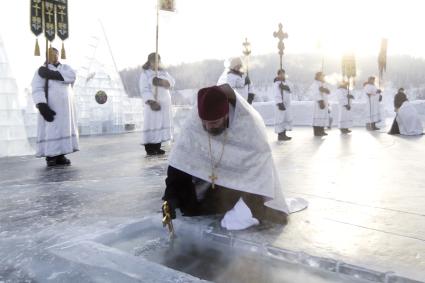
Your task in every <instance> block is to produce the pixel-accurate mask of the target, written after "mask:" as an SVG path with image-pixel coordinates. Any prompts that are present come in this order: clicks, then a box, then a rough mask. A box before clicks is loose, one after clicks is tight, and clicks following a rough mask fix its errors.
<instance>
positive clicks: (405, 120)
mask: <svg viewBox="0 0 425 283" xmlns="http://www.w3.org/2000/svg"><path fill="white" fill-rule="evenodd" d="M394 110H395V112H396V117H395V119H394V122H393V125H392V127H391V130H390V132H389V134H401V135H406V136H416V135H422V134H423V126H422V121H421V119H420V117H419V114H418V111H416V108H415V107H414V106H413V105H412V104H411V103H410V102H409V100H408V99H407V96H406V94H405V93H404V89H403V88H400V89H399V90H398V92H397V94H396V95H395V97H394Z"/></svg>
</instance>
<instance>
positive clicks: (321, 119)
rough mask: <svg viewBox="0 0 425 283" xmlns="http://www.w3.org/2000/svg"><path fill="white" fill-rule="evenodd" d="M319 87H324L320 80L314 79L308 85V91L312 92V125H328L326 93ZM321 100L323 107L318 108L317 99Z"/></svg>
mask: <svg viewBox="0 0 425 283" xmlns="http://www.w3.org/2000/svg"><path fill="white" fill-rule="evenodd" d="M320 87H326V85H325V84H324V83H322V82H320V81H314V83H313V84H312V85H311V86H310V90H309V91H310V93H312V94H313V102H314V108H313V109H314V112H313V126H315V127H327V126H328V125H329V104H328V95H327V94H326V93H322V92H320V90H319V89H320ZM320 100H323V101H324V103H325V108H324V109H320V106H319V101H320Z"/></svg>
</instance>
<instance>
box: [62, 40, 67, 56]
mask: <svg viewBox="0 0 425 283" xmlns="http://www.w3.org/2000/svg"><path fill="white" fill-rule="evenodd" d="M61 59H66V52H65V44H64V43H63V42H62V49H61Z"/></svg>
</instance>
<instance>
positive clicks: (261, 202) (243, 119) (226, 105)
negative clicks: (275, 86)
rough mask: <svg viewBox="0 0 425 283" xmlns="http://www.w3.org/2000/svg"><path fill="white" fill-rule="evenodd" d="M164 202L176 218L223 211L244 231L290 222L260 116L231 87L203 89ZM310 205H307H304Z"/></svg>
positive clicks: (175, 155) (177, 148)
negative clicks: (263, 223) (261, 223)
mask: <svg viewBox="0 0 425 283" xmlns="http://www.w3.org/2000/svg"><path fill="white" fill-rule="evenodd" d="M165 182H166V189H165V193H164V196H163V200H164V201H167V202H168V203H169V206H170V207H171V217H172V218H175V217H176V214H175V209H177V208H179V209H180V211H181V212H182V214H183V215H184V216H195V215H207V214H224V217H223V219H222V220H221V226H222V227H224V228H226V229H230V230H240V229H245V228H248V227H250V226H252V225H256V224H258V223H259V221H262V220H270V221H272V222H277V223H286V222H287V216H288V214H289V213H290V212H293V211H291V207H289V208H288V205H287V203H286V201H285V198H284V197H283V194H282V188H281V185H280V182H279V177H278V175H277V171H276V168H275V165H274V161H273V158H272V153H271V148H270V145H269V143H268V141H267V135H266V128H265V125H264V122H263V120H262V118H261V116H260V115H259V114H258V112H256V111H255V110H254V109H253V108H252V107H250V106H249V104H248V102H247V101H245V99H244V98H243V97H242V96H240V95H239V94H238V93H237V92H235V91H233V90H232V88H231V87H230V86H229V85H228V84H225V85H221V86H213V87H208V88H203V89H201V90H199V92H198V104H197V107H195V108H194V109H193V111H192V113H191V114H190V116H189V117H188V119H187V120H186V122H185V125H184V127H183V129H182V132H181V134H180V135H179V138H178V139H177V141H176V143H175V144H174V147H173V149H172V150H171V153H170V157H169V167H168V170H167V178H166V180H165ZM305 206H306V205H304V208H305Z"/></svg>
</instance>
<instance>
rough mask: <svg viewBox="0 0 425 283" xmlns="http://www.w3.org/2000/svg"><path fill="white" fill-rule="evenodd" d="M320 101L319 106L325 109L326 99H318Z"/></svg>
mask: <svg viewBox="0 0 425 283" xmlns="http://www.w3.org/2000/svg"><path fill="white" fill-rule="evenodd" d="M318 102H319V107H320V109H325V106H326V105H325V101H324V100H319V101H318Z"/></svg>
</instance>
